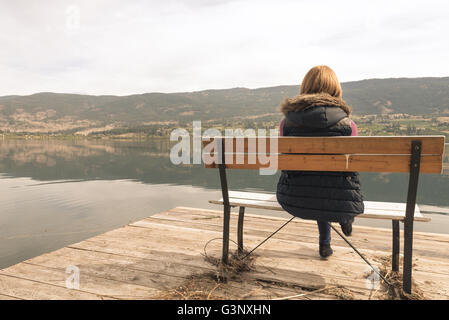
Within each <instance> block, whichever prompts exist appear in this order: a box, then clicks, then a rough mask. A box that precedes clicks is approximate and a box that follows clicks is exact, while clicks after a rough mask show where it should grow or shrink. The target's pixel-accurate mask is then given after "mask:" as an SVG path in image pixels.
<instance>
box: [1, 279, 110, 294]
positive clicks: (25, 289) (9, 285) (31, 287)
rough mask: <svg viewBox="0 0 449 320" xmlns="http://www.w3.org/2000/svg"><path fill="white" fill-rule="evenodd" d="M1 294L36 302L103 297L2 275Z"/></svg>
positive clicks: (33, 280)
mask: <svg viewBox="0 0 449 320" xmlns="http://www.w3.org/2000/svg"><path fill="white" fill-rule="evenodd" d="M0 292H1V293H2V294H4V295H8V296H11V297H15V298H17V299H34V300H97V299H103V298H102V297H101V296H98V295H95V294H91V293H87V292H83V291H80V290H75V289H74V290H70V289H67V288H62V287H59V286H55V285H50V284H46V283H42V282H40V281H37V280H35V279H32V280H27V279H23V278H21V277H17V276H11V275H5V274H0Z"/></svg>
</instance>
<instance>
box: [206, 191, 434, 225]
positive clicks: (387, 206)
mask: <svg viewBox="0 0 449 320" xmlns="http://www.w3.org/2000/svg"><path fill="white" fill-rule="evenodd" d="M209 203H213V204H220V205H223V198H220V199H219V200H209ZM229 204H230V205H231V207H246V208H256V209H266V210H276V211H284V209H282V207H281V206H280V205H279V203H278V202H277V200H276V195H275V194H272V193H253V192H242V191H230V192H229ZM364 204H365V212H364V213H362V214H359V215H358V216H357V218H370V219H386V220H399V221H403V220H404V219H405V207H406V204H405V203H398V202H380V201H364ZM414 220H415V221H421V222H428V221H430V220H431V219H430V218H429V217H425V216H423V215H422V214H421V212H420V210H419V207H418V205H415V215H414Z"/></svg>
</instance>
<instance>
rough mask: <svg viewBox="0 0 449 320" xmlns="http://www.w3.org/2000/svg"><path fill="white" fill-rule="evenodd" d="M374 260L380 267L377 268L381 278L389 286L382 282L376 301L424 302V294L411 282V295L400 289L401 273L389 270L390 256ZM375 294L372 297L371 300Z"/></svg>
mask: <svg viewBox="0 0 449 320" xmlns="http://www.w3.org/2000/svg"><path fill="white" fill-rule="evenodd" d="M376 260H378V261H379V262H380V263H381V265H380V268H379V271H380V273H381V274H382V276H384V277H385V279H387V280H388V282H389V283H390V284H391V286H388V285H387V284H386V283H383V281H382V291H381V292H380V290H379V291H378V292H379V297H378V299H384V300H425V299H426V297H425V296H424V293H423V292H422V290H420V289H419V287H418V286H417V284H416V283H415V282H414V281H413V282H412V293H411V294H408V293H405V292H404V291H403V289H402V279H403V278H402V273H401V272H394V271H392V270H391V256H384V257H377V258H376ZM375 295H376V293H375V294H374V295H373V297H372V298H374V296H375Z"/></svg>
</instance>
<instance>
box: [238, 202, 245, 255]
mask: <svg viewBox="0 0 449 320" xmlns="http://www.w3.org/2000/svg"><path fill="white" fill-rule="evenodd" d="M244 218H245V207H240V208H239V222H238V226H237V245H238V251H237V253H238V255H241V254H242V253H243V220H244Z"/></svg>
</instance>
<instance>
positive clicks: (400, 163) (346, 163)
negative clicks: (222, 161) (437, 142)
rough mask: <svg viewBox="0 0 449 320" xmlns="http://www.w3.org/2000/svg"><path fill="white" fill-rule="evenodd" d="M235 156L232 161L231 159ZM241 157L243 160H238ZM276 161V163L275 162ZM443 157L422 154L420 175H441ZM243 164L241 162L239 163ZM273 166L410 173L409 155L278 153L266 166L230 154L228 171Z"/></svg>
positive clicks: (216, 165) (251, 158)
mask: <svg viewBox="0 0 449 320" xmlns="http://www.w3.org/2000/svg"><path fill="white" fill-rule="evenodd" d="M231 157H232V159H231ZM238 157H241V158H242V160H241V161H237V160H238ZM276 161H277V163H276ZM442 161H443V160H442V156H441V155H422V156H421V165H420V173H438V174H440V173H441V172H442V168H443V165H442ZM239 162H240V163H239ZM270 165H271V166H273V169H276V170H300V171H344V172H353V171H358V172H407V173H408V172H409V171H410V156H409V155H361V154H355V155H341V154H339V155H303V154H297V155H295V154H279V155H277V159H276V157H274V156H273V157H272V158H271V159H269V161H267V162H266V163H263V162H262V161H261V159H259V158H253V155H250V154H242V155H236V154H234V155H230V156H229V155H228V157H227V159H226V168H229V169H246V170H255V169H262V168H265V169H266V168H269V167H270ZM205 167H206V168H218V164H215V163H212V164H206V165H205Z"/></svg>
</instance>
